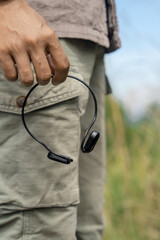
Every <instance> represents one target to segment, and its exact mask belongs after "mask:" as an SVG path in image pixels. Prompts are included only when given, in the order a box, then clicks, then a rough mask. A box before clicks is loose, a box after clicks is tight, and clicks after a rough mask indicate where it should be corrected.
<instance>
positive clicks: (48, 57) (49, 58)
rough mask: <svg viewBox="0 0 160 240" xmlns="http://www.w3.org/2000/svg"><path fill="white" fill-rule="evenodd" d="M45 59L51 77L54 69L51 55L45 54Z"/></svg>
mask: <svg viewBox="0 0 160 240" xmlns="http://www.w3.org/2000/svg"><path fill="white" fill-rule="evenodd" d="M46 57H47V60H48V64H49V66H50V69H51V71H52V75H54V74H55V67H54V64H53V61H52V57H51V54H46Z"/></svg>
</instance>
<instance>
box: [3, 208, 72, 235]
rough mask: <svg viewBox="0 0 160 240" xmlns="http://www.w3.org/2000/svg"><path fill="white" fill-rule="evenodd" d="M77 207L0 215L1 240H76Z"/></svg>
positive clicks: (8, 212)
mask: <svg viewBox="0 0 160 240" xmlns="http://www.w3.org/2000/svg"><path fill="white" fill-rule="evenodd" d="M76 212H77V210H76V206H70V207H66V208H63V207H61V208H40V209H32V210H25V211H7V210H3V213H2V211H1V213H0V239H5V240H16V239H17V240H46V239H47V240H75V239H76V237H75V229H76Z"/></svg>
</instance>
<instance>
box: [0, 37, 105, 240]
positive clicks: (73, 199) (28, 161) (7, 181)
mask: <svg viewBox="0 0 160 240" xmlns="http://www.w3.org/2000/svg"><path fill="white" fill-rule="evenodd" d="M61 44H62V46H63V48H64V51H65V52H66V54H67V55H68V57H69V60H70V63H71V69H72V74H76V76H78V77H80V78H82V79H83V80H84V81H85V82H86V83H88V84H90V86H91V87H92V89H93V90H94V91H95V94H96V97H97V101H98V106H99V111H98V119H97V122H96V126H95V129H97V130H99V131H100V132H101V138H100V140H99V142H98V143H97V146H96V147H95V150H94V151H93V152H92V153H90V154H87V155H85V154H80V155H79V153H80V151H79V148H80V140H81V136H83V134H84V131H85V129H86V126H88V123H89V122H90V121H91V119H92V117H93V110H94V108H93V106H94V104H93V102H92V99H91V96H90V95H89V92H88V90H87V89H86V88H85V87H83V86H82V85H81V84H80V83H78V82H76V81H74V80H73V85H74V84H76V89H79V91H78V92H76V94H77V96H76V95H75V92H74V91H73V96H72V97H71V95H70V94H69V95H68V99H66V97H65V98H64V99H63V97H64V96H65V95H64V92H63V91H62V89H63V83H62V85H61V86H62V89H61V91H62V92H61V91H58V92H56V91H53V92H52V95H53V96H52V97H53V98H52V97H51V92H50V91H51V88H56V87H60V86H56V87H51V86H49V85H48V86H46V87H40V88H39V97H38V93H36V94H35V96H34V94H33V95H32V97H31V99H30V101H29V102H28V109H27V112H28V111H29V112H28V113H27V114H26V122H27V124H28V126H29V127H30V129H31V131H33V133H34V134H35V136H37V137H38V138H39V139H41V140H43V141H44V142H45V143H46V144H47V145H48V146H50V148H51V149H53V150H54V151H55V152H57V153H61V154H64V155H67V156H70V157H72V158H73V159H74V162H73V163H72V164H70V165H67V166H66V165H63V164H60V163H56V162H52V161H51V160H49V159H47V152H46V150H45V149H43V148H42V147H41V146H40V145H38V143H36V142H35V141H34V140H32V139H31V137H30V136H29V135H28V133H27V132H26V131H25V129H24V128H23V125H22V122H21V116H20V111H19V110H17V109H16V105H15V106H14V107H15V108H14V109H13V108H12V109H10V108H8V106H9V105H14V104H15V96H20V95H22V94H26V93H27V92H28V88H25V87H22V86H21V87H20V86H19V84H18V82H17V83H11V82H8V81H7V80H6V79H4V78H3V76H2V74H1V77H0V79H1V85H2V86H3V87H2V91H1V96H2V97H1V98H2V99H4V102H3V104H2V105H3V108H2V109H1V111H0V148H1V155H0V220H1V221H0V229H2V230H3V231H0V239H3V236H5V240H10V239H19V240H22V239H23V240H24V239H30V240H44V239H46V236H47V235H46V234H47V231H48V230H47V229H45V226H47V225H48V226H51V225H52V226H53V229H50V231H49V232H48V234H49V235H48V238H47V239H48V240H49V239H55V240H57V239H61V240H62V239H66V240H71V239H73V240H74V239H78V240H79V239H84V240H85V239H87V240H91V239H92V240H93V239H96V240H100V239H101V235H102V232H103V228H104V224H103V214H102V210H103V187H104V182H105V172H106V169H105V160H106V158H105V131H104V99H105V74H104V64H103V56H104V48H102V47H100V46H98V45H97V44H95V43H93V42H90V41H85V40H71V39H68V40H67V39H66V40H63V39H62V40H61ZM73 69H75V71H73ZM76 71H78V72H76ZM70 74H71V72H70ZM97 79H98V81H97ZM67 81H68V82H66V84H67V85H66V87H65V88H64V89H65V91H66V90H67V89H66V88H67V87H68V92H69V91H70V86H71V85H70V83H71V81H72V80H71V79H68V80H67ZM8 84H9V85H8ZM10 84H11V85H10ZM13 84H15V85H14V87H13ZM5 85H6V86H7V88H5ZM45 88H46V91H44V92H43V91H42V92H41V90H42V89H45ZM4 89H5V91H4ZM7 89H8V95H6V91H7ZM13 89H14V90H13ZM12 91H13V93H14V94H13V95H12V94H11V93H12ZM23 91H25V92H23ZM61 93H62V96H60V95H61ZM43 94H44V95H43ZM56 94H57V95H56ZM10 95H11V96H12V101H11V98H10ZM5 96H6V98H5ZM35 97H37V103H36V99H35ZM54 97H57V98H58V97H59V100H60V101H59V102H57V101H56V102H54V101H53V102H52V104H51V101H52V100H53V99H54ZM44 98H45V101H44V102H43V101H42V102H41V101H40V100H41V99H44ZM47 99H48V105H47V104H46V101H47ZM62 99H63V100H62ZM32 101H33V102H32ZM43 103H44V106H42V104H43ZM5 104H6V108H5V109H4V105H5ZM38 104H39V109H38V108H37V105H38ZM29 105H31V106H32V109H31V108H30V107H29ZM17 108H18V107H17ZM7 109H8V110H7ZM86 109H87V111H86ZM13 111H14V113H13ZM82 116H83V117H82ZM80 130H81V131H80ZM86 158H87V159H86ZM79 173H80V175H79ZM78 176H79V177H78ZM78 178H79V179H78ZM91 179H92V180H91ZM79 188H80V197H79ZM94 189H95V190H96V191H94ZM87 196H92V197H91V198H88V197H87ZM100 198H101V201H99V199H100ZM79 201H81V203H80V205H79V210H78V216H77V215H76V210H75V209H76V208H77V205H78V203H79ZM90 201H91V202H90ZM74 206H75V207H74ZM95 206H96V207H95ZM38 209H39V212H38ZM43 209H46V213H45V210H43ZM47 209H48V210H47ZM56 209H57V210H56ZM60 209H61V210H60ZM67 209H68V210H67ZM69 209H70V210H69ZM72 210H73V211H72ZM42 212H43V214H44V216H43V215H41V213H42ZM48 212H50V213H51V214H52V212H53V215H54V214H55V215H54V216H55V218H50V215H49V216H48V217H47V216H45V214H47V213H48ZM60 212H61V215H60V216H59V218H56V216H57V213H60ZM85 212H86V213H87V215H86V217H85V214H84V213H85ZM35 214H36V216H43V218H44V220H45V219H46V223H44V222H43V221H41V217H40V219H39V221H38V217H37V218H35ZM66 214H69V215H66ZM53 215H52V216H53ZM27 216H30V230H26V229H29V228H27V227H26V226H27V225H25V224H24V223H26V224H29V220H27V219H28V217H27ZM67 217H68V218H70V219H69V220H68V221H69V222H70V221H72V222H73V223H74V224H71V225H70V228H69V230H68V231H69V233H67V234H68V236H67V235H66V238H64V236H61V235H58V234H60V233H59V231H60V228H58V227H56V226H57V221H59V219H61V222H60V226H64V228H65V226H68V223H66V221H67ZM77 219H78V225H77V224H76V222H77ZM91 219H92V221H90V220H91ZM47 221H49V222H48V224H47ZM36 224H39V226H38V225H37V227H36ZM44 224H46V225H44ZM32 228H33V229H32ZM36 229H37V231H39V232H37V233H36ZM38 229H41V231H40V230H38ZM27 231H28V232H27ZM56 231H57V233H56ZM75 231H76V233H75ZM51 233H52V235H51ZM75 234H76V236H77V237H76V236H75ZM14 235H15V236H17V238H16V237H15V238H13V236H14ZM51 236H52V238H51ZM57 236H61V237H59V238H58V237H57Z"/></svg>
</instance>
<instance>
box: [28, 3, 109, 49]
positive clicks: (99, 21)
mask: <svg viewBox="0 0 160 240" xmlns="http://www.w3.org/2000/svg"><path fill="white" fill-rule="evenodd" d="M27 2H28V3H29V5H30V6H31V7H32V8H34V9H35V10H36V11H37V12H39V14H40V15H41V16H43V17H44V18H45V19H46V20H47V22H48V23H49V25H50V27H51V28H52V29H53V30H54V31H55V32H56V33H57V35H58V36H59V37H63V38H79V39H86V40H91V41H94V42H96V43H98V44H100V45H102V46H104V47H109V40H108V32H107V23H106V8H105V0H87V1H86V0H45V1H44V0H27Z"/></svg>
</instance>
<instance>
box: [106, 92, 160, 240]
mask: <svg viewBox="0 0 160 240" xmlns="http://www.w3.org/2000/svg"><path fill="white" fill-rule="evenodd" d="M106 101H107V110H106V126H107V182H106V189H105V199H106V202H105V209H104V211H105V219H106V228H105V232H104V238H103V239H104V240H160V128H159V127H160V110H159V108H158V107H156V106H153V107H152V108H151V109H150V111H149V112H148V114H147V116H146V117H145V119H143V120H142V121H140V122H137V123H136V124H131V123H130V122H129V121H127V119H126V117H125V114H124V111H123V108H122V107H121V106H120V104H118V103H117V102H116V101H115V100H114V99H113V98H112V97H111V96H109V97H107V100H106Z"/></svg>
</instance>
